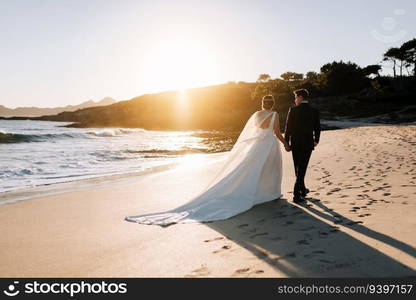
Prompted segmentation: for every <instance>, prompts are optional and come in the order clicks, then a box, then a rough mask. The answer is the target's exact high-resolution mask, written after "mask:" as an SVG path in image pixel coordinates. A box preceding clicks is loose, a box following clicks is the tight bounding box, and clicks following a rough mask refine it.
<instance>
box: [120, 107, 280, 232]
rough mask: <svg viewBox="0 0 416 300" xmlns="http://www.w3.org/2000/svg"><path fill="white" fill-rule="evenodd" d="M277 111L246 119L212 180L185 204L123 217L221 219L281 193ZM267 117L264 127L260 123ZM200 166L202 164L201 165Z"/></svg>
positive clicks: (163, 222) (161, 222)
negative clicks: (274, 129)
mask: <svg viewBox="0 0 416 300" xmlns="http://www.w3.org/2000/svg"><path fill="white" fill-rule="evenodd" d="M276 114H277V113H276V112H273V111H270V110H261V111H257V112H255V113H254V114H253V115H252V116H251V117H250V119H249V120H248V121H247V123H246V125H245V127H244V129H243V130H242V132H241V133H240V135H239V137H238V139H237V141H236V143H235V144H234V146H233V148H232V149H231V150H230V151H229V152H228V154H226V157H225V159H224V161H223V163H222V164H221V168H220V169H219V170H218V172H217V173H216V175H215V176H214V179H213V180H211V182H210V183H209V184H208V185H207V186H206V187H205V188H204V189H203V190H202V191H200V192H199V193H197V196H194V197H192V198H191V199H189V201H187V202H186V204H184V205H182V206H180V207H178V208H175V209H173V210H170V211H166V212H162V213H153V214H146V215H138V216H129V217H126V218H125V220H127V221H130V222H136V223H141V224H155V225H171V224H174V223H190V222H207V221H215V220H224V219H227V218H230V217H232V216H234V215H237V214H239V213H242V212H244V211H246V210H248V209H250V208H251V207H253V206H254V205H256V204H260V203H263V202H267V201H271V200H274V199H277V198H280V197H281V196H282V193H281V182H282V151H281V149H280V144H279V143H278V140H277V138H276V136H275V135H274V132H273V124H274V119H275V116H276ZM267 120H269V124H268V126H267V127H266V128H262V127H263V126H262V124H263V123H264V122H265V121H267ZM202 168H203V167H202Z"/></svg>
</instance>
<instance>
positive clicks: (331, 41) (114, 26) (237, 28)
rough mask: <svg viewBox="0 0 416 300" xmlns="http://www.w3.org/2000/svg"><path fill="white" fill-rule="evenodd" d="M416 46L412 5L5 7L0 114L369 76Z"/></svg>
mask: <svg viewBox="0 0 416 300" xmlns="http://www.w3.org/2000/svg"><path fill="white" fill-rule="evenodd" d="M415 36H416V1H414V0H408V1H380V0H378V1H374V0H366V1H363V0H349V1H329V0H328V1H324V0H314V1H310V0H303V1H302V0H298V1H288V0H287V1H278V0H274V1H273V0H256V1H255V0H204V1H202V0H163V1H161V0H131V1H130V0H122V1H121V0H0V45H1V46H0V67H1V72H0V97H1V98H0V104H1V105H5V106H7V107H11V108H14V107H17V106H38V107H56V106H63V105H67V104H78V103H80V102H83V101H86V100H89V99H93V100H101V99H102V98H103V97H106V96H110V97H113V98H115V99H116V100H126V99H130V98H132V97H135V96H139V95H141V94H144V93H153V92H158V91H163V90H172V89H180V88H189V87H198V86H207V85H213V84H219V83H225V82H227V81H255V80H256V79H257V77H258V75H259V74H261V73H267V74H269V75H271V77H272V78H277V77H279V76H280V74H282V73H283V72H285V71H294V72H300V73H305V72H307V71H319V68H320V67H321V66H322V65H323V64H325V63H327V62H331V61H333V60H341V59H342V60H344V61H348V60H351V61H353V62H356V63H358V64H359V65H361V66H366V65H368V64H374V63H378V62H380V61H381V59H382V54H383V53H384V51H385V50H386V49H387V48H389V47H394V46H399V45H401V44H402V43H403V42H404V41H406V40H409V39H412V38H414V37H415ZM385 72H388V69H387V68H386V71H385Z"/></svg>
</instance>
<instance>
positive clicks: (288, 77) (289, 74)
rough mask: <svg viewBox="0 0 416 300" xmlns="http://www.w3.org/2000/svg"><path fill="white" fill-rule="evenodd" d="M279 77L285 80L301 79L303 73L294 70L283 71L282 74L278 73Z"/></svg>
mask: <svg viewBox="0 0 416 300" xmlns="http://www.w3.org/2000/svg"><path fill="white" fill-rule="evenodd" d="M280 77H281V78H283V80H286V81H298V80H302V79H303V74H302V73H295V72H285V73H283V74H282V75H280Z"/></svg>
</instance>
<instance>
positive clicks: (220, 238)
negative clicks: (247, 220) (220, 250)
mask: <svg viewBox="0 0 416 300" xmlns="http://www.w3.org/2000/svg"><path fill="white" fill-rule="evenodd" d="M223 239H224V237H222V236H219V237H216V238H213V239H210V240H205V241H204V242H205V243H209V242H214V241H219V240H223Z"/></svg>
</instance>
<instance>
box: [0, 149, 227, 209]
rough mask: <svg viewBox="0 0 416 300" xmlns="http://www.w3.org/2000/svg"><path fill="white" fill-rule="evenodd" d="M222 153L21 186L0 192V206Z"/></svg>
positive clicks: (128, 178) (128, 179)
mask: <svg viewBox="0 0 416 300" xmlns="http://www.w3.org/2000/svg"><path fill="white" fill-rule="evenodd" d="M223 153H225V152H216V153H203V154H190V155H191V156H188V157H180V158H176V159H177V160H178V161H176V162H172V161H169V162H166V163H164V164H160V165H156V166H153V167H148V168H146V169H144V170H142V171H135V172H128V173H118V174H104V175H98V176H94V177H88V178H81V179H73V180H68V181H62V182H54V183H46V184H40V185H36V186H33V187H22V188H19V189H15V190H11V191H6V192H1V193H0V206H1V205H7V204H12V203H15V202H18V201H26V200H31V199H36V198H39V197H44V196H52V195H59V194H64V193H67V192H70V191H82V190H86V189H90V188H99V187H102V186H104V185H105V184H109V183H111V184H112V183H129V182H131V181H135V180H136V179H139V178H141V177H143V176H146V175H151V174H156V173H159V172H163V171H167V170H170V169H173V168H175V167H177V166H179V165H180V164H181V162H182V161H184V160H186V159H187V158H189V157H204V158H205V159H210V158H211V157H215V156H216V155H221V154H223Z"/></svg>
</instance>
